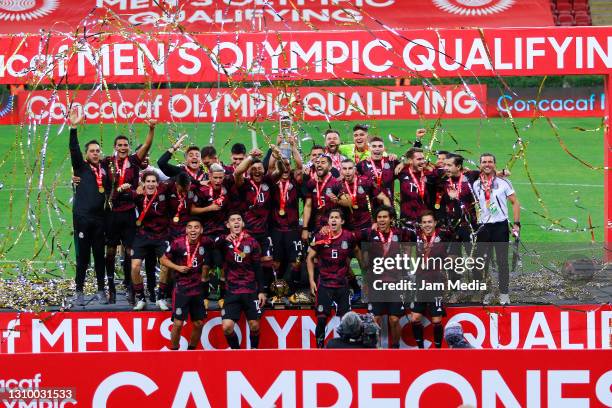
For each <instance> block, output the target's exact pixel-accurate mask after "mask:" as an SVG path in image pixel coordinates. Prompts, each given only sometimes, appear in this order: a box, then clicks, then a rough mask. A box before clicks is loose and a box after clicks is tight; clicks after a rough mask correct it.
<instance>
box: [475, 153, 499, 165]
mask: <svg viewBox="0 0 612 408" xmlns="http://www.w3.org/2000/svg"><path fill="white" fill-rule="evenodd" d="M483 157H492V158H493V163H497V159H496V158H495V155H494V154H493V153H483V154H481V155H480V160H479V161H482V158H483Z"/></svg>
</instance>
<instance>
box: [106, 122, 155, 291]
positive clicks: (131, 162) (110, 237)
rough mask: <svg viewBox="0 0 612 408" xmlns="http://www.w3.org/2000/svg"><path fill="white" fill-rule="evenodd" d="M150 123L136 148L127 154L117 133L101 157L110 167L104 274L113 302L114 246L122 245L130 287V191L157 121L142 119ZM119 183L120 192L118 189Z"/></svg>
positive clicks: (133, 230) (133, 215)
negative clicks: (110, 153)
mask: <svg viewBox="0 0 612 408" xmlns="http://www.w3.org/2000/svg"><path fill="white" fill-rule="evenodd" d="M145 123H146V124H147V125H148V126H149V133H148V134H147V138H146V140H145V142H144V144H142V145H141V146H140V147H139V148H138V149H137V150H136V153H134V154H130V142H129V140H128V138H127V137H126V136H123V135H119V136H117V137H116V138H115V142H114V148H115V154H114V155H113V156H107V157H105V158H104V160H103V163H104V165H105V166H106V167H107V168H108V169H109V170H110V177H111V191H110V196H111V211H110V212H108V213H107V219H106V276H107V279H108V302H109V303H115V302H116V297H117V294H116V290H115V257H116V255H117V246H119V245H123V249H124V256H123V271H124V276H125V282H124V283H125V286H126V288H127V289H128V290H131V285H130V271H131V264H132V261H131V258H130V253H131V250H132V249H131V248H132V243H133V241H134V234H135V233H136V224H135V222H136V210H135V208H136V205H135V204H134V199H133V196H132V194H131V193H130V187H133V188H136V187H137V186H138V180H139V174H140V165H141V164H142V162H143V160H144V159H145V158H146V157H147V155H148V153H149V149H150V148H151V144H152V143H153V137H154V135H155V126H156V125H157V121H156V120H153V119H149V120H147V121H146V122H145ZM119 187H121V191H122V192H121V193H120V192H119Z"/></svg>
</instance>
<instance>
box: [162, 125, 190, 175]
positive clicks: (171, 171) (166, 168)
mask: <svg viewBox="0 0 612 408" xmlns="http://www.w3.org/2000/svg"><path fill="white" fill-rule="evenodd" d="M186 137H187V134H183V135H181V137H179V139H178V140H177V141H176V143H174V144H173V145H172V146H171V147H170V148H169V149H168V150H166V151H165V152H164V154H162V155H161V157H160V158H159V160H157V167H159V169H160V170H161V171H162V172H163V173H164V174H165V175H166V176H168V177H174V176H176V175H177V174H179V173H180V172H181V171H182V170H181V168H180V167H178V166H175V165H174V164H170V159H171V158H172V155H173V154H174V152H176V151H177V149H178V148H179V147H180V146H181V144H182V143H183V140H185V138H186Z"/></svg>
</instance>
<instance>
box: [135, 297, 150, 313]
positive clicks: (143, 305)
mask: <svg viewBox="0 0 612 408" xmlns="http://www.w3.org/2000/svg"><path fill="white" fill-rule="evenodd" d="M146 307H147V302H145V300H144V299H138V302H136V306H134V310H136V311H140V310H144V309H145V308H146Z"/></svg>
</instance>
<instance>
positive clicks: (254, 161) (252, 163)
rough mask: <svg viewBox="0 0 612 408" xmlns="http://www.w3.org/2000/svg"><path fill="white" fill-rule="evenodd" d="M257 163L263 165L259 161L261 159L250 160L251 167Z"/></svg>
mask: <svg viewBox="0 0 612 408" xmlns="http://www.w3.org/2000/svg"><path fill="white" fill-rule="evenodd" d="M257 163H262V164H263V162H262V161H261V159H252V160H251V166H252V165H254V164H257Z"/></svg>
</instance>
